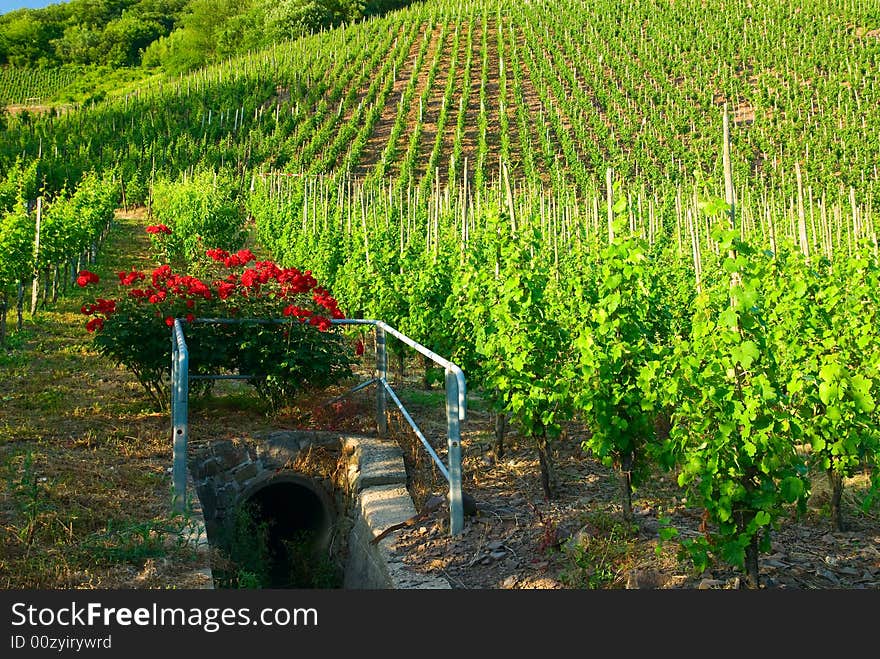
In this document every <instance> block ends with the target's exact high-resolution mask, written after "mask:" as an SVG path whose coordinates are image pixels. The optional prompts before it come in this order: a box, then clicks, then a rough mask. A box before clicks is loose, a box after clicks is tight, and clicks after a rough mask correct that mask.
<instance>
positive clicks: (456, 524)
mask: <svg viewBox="0 0 880 659" xmlns="http://www.w3.org/2000/svg"><path fill="white" fill-rule="evenodd" d="M192 322H196V323H216V324H227V323H243V322H255V323H267V322H268V323H286V322H290V321H289V320H288V319H272V320H266V319H259V318H254V319H228V318H197V319H195V320H194V321H192ZM331 322H332V323H333V324H335V325H367V326H371V327H373V328H374V330H375V335H376V376H375V377H374V378H372V379H370V380H367V381H365V382H361V383H360V384H358V385H357V386H355V387H352V388H351V389H350V390H349V391H348V392H346V393H345V394H343V395H342V396H337V397H336V398H334V399H333V401H336V400H340V399H342V398H344V397H345V396H347V395H350V394H352V393H354V392H356V391H360V390H361V389H365V388H367V387H369V386H372V385H376V431H377V433H378V434H379V436H380V437H381V436H384V435H386V434H387V433H388V418H387V415H386V403H387V400H386V395H387V396H388V397H390V398H391V400H392V401H393V402H394V404H395V405H396V406H397V408H398V409H399V410H400V413H401V414H402V415H403V418H404V419H406V422H407V423H408V424H409V426H410V427H411V428H412V429H413V431H414V432H415V434H416V436H417V437H418V438H419V441H420V442H421V443H422V446H423V447H424V448H425V450H426V451H427V452H428V454H429V455H430V456H431V459H432V460H433V461H434V463H435V464H436V465H437V468H438V469H439V470H440V473H442V474H443V477H444V478H445V479H446V481H447V483H448V485H449V532H450V534H451V535H458V534H460V533H461V531H462V529H463V528H464V508H463V503H462V494H461V423H462V422H463V421H464V420H465V419H466V416H467V385H466V382H465V377H464V373H463V372H462V370H461V369H460V368H459V367H458V366H456V365H455V364H453V363H452V362H451V361H449V360H447V359H444V358H443V357H441V356H440V355H438V354H436V353H435V352H433V351H431V350H429V349H428V348H426V347H425V346H423V345H422V344H420V343H418V342H417V341H414V340H413V339H411V338H409V337H408V336H406V335H405V334H403V333H402V332H399V331H398V330H396V329H394V328H393V327H391V326H390V325H388V324H387V323H384V322H383V321H381V320H367V319H359V318H342V319H334V320H332V321H331ZM389 334H390V335H391V336H393V337H395V338H396V339H398V340H400V341H401V342H403V343H404V344H406V345H408V346H410V347H411V348H413V349H415V350H416V351H418V352H420V353H421V354H422V355H424V356H425V357H427V358H428V359H430V360H431V361H433V362H434V363H435V364H438V365H440V366H442V367H443V369H444V370H445V374H446V376H445V388H446V449H447V455H446V460H447V463H446V464H444V463H443V460H442V459H441V458H440V456H438V455H437V452H436V451H435V450H434V448H433V447H432V446H431V443H430V442H429V441H428V439H427V438H426V437H425V435H424V433H423V432H422V431H421V430H420V429H419V427H418V425H417V424H416V422H415V421H414V420H413V418H412V416H411V415H410V413H409V412H408V411H407V409H406V407H405V406H404V405H403V403H401V401H400V398H399V397H398V396H397V394H396V392H395V391H394V389H392V388H391V385H390V384H388V379H387V377H388V353H387V350H386V336H387V335H389ZM251 377H252V376H250V375H244V374H238V375H228V374H218V375H202V374H199V375H190V373H189V350H188V349H187V346H186V337H185V336H184V333H183V324H182V322H181V319H176V320H175V321H174V325H173V326H172V329H171V432H172V437H173V440H172V441H173V465H172V481H173V488H174V492H173V500H172V503H173V506H174V508H175V509H176V510H184V509H185V508H187V507H188V503H187V499H186V475H187V466H186V454H187V444H188V440H189V421H188V417H189V409H188V405H189V381H190V380H191V379H200V380H205V379H210V380H247V379H250V378H251ZM333 401H331V402H333Z"/></svg>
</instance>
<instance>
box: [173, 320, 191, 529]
mask: <svg viewBox="0 0 880 659" xmlns="http://www.w3.org/2000/svg"><path fill="white" fill-rule="evenodd" d="M171 340H172V341H173V342H174V347H173V349H172V363H171V378H172V380H171V419H172V427H171V432H172V435H173V463H172V474H171V476H172V481H173V483H174V494H173V509H174V510H175V511H176V512H183V511H185V510H186V452H187V439H188V437H187V436H188V434H189V420H188V404H189V354H188V351H187V349H186V344H185V343H184V338H183V328H182V327H181V325H180V321H179V320H177V321H175V323H174V327H173V328H172V330H171Z"/></svg>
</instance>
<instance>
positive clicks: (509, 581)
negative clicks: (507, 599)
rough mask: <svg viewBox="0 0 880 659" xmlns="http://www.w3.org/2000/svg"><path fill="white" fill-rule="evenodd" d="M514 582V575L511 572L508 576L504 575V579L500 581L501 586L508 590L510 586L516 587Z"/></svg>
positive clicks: (515, 580)
mask: <svg viewBox="0 0 880 659" xmlns="http://www.w3.org/2000/svg"><path fill="white" fill-rule="evenodd" d="M516 582H517V579H516V576H514V575H512V574H511V575H510V576H509V577H506V578H505V579H504V581H502V582H501V587H502V588H506V589H508V590H510V589H511V588H516Z"/></svg>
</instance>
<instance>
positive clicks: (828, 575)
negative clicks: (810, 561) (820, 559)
mask: <svg viewBox="0 0 880 659" xmlns="http://www.w3.org/2000/svg"><path fill="white" fill-rule="evenodd" d="M816 574H818V575H819V576H820V577H825V578H826V579H828V581H830V582H831V583H833V584H834V585H835V586H839V585H840V580H839V579H838V578H837V577H836V576H834V573H833V572H831V571H829V570H826V569H824V568H819V569H818V570H816Z"/></svg>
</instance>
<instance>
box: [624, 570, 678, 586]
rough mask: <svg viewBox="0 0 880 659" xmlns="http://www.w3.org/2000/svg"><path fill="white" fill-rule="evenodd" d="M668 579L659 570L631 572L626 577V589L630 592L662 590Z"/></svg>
mask: <svg viewBox="0 0 880 659" xmlns="http://www.w3.org/2000/svg"><path fill="white" fill-rule="evenodd" d="M667 581H668V578H667V577H666V576H664V575H663V574H661V573H660V572H658V571H657V570H638V569H637V570H630V571H629V573H628V574H627V575H626V587H627V588H628V589H630V590H652V589H656V588H662V587H663V586H664V585H665V584H666V582H667Z"/></svg>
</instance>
